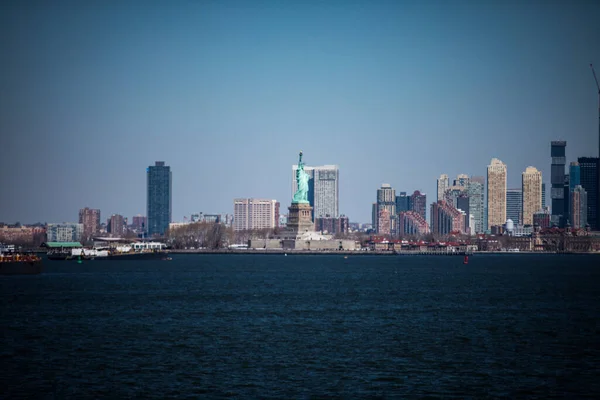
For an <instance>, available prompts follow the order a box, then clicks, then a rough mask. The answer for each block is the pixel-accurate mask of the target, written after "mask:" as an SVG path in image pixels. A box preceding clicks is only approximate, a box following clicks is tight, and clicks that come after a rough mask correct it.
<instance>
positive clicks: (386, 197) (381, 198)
mask: <svg viewBox="0 0 600 400" xmlns="http://www.w3.org/2000/svg"><path fill="white" fill-rule="evenodd" d="M381 210H387V211H388V213H387V214H383V215H384V216H385V215H388V216H389V218H390V231H393V230H394V228H395V226H393V225H394V223H393V222H392V217H393V216H395V215H396V191H395V190H394V189H393V188H392V187H391V186H390V185H389V184H387V183H384V184H382V185H381V188H379V189H377V229H376V232H377V233H379V234H390V233H391V232H389V233H385V232H383V231H382V230H381V229H384V230H386V229H387V228H386V227H387V225H385V226H382V227H381V229H380V226H379V223H380V222H381V218H382V214H381Z"/></svg>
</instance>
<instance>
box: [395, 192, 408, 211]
mask: <svg viewBox="0 0 600 400" xmlns="http://www.w3.org/2000/svg"><path fill="white" fill-rule="evenodd" d="M409 199H410V197H408V196H407V195H406V192H400V194H399V195H398V196H396V213H397V214H400V213H401V212H402V211H408V210H410V204H409V201H408V200H409Z"/></svg>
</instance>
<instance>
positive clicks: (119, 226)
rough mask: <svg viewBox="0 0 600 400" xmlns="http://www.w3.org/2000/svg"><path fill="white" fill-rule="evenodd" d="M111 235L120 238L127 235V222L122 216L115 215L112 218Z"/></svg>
mask: <svg viewBox="0 0 600 400" xmlns="http://www.w3.org/2000/svg"><path fill="white" fill-rule="evenodd" d="M109 226H110V230H109V231H108V233H110V234H111V235H112V236H115V237H120V236H122V235H123V234H124V233H125V220H124V218H123V216H122V215H119V214H113V215H111V217H110V224H109Z"/></svg>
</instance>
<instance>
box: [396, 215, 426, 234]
mask: <svg viewBox="0 0 600 400" xmlns="http://www.w3.org/2000/svg"><path fill="white" fill-rule="evenodd" d="M427 233H429V225H428V224H427V221H425V219H424V218H423V217H421V214H419V213H417V212H415V211H401V212H399V213H398V234H399V235H400V236H406V235H417V236H419V235H425V234H427Z"/></svg>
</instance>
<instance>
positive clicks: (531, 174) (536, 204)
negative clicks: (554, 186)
mask: <svg viewBox="0 0 600 400" xmlns="http://www.w3.org/2000/svg"><path fill="white" fill-rule="evenodd" d="M521 180H522V190H523V206H522V207H521V209H522V221H521V223H522V224H523V225H533V214H535V213H536V212H538V211H540V210H541V209H542V173H541V171H538V170H537V168H535V167H527V168H526V169H525V171H524V172H523V173H522V175H521Z"/></svg>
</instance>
